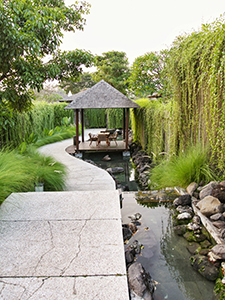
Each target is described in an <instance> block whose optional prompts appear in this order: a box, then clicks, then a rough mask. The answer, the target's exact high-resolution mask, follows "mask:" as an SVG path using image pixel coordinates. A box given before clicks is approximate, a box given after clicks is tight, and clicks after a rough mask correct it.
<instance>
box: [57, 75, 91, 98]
mask: <svg viewBox="0 0 225 300" xmlns="http://www.w3.org/2000/svg"><path fill="white" fill-rule="evenodd" d="M95 83H96V82H95V81H94V80H93V79H92V74H90V73H89V72H84V73H82V74H80V76H79V77H78V78H77V79H76V80H74V79H71V78H68V79H67V80H63V81H62V82H61V83H60V87H61V88H62V89H64V90H65V92H66V93H67V94H68V93H69V91H71V93H72V94H76V93H79V92H80V91H82V90H84V89H88V88H90V87H92V86H93V85H95Z"/></svg>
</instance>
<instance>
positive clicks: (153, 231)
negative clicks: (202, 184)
mask: <svg viewBox="0 0 225 300" xmlns="http://www.w3.org/2000/svg"><path fill="white" fill-rule="evenodd" d="M104 155H105V154H104V153H94V154H91V153H90V154H85V156H84V159H91V160H93V161H94V162H95V163H97V164H98V165H100V166H101V167H102V168H104V169H107V168H110V167H111V168H112V167H123V168H124V173H121V174H117V175H115V176H116V179H117V180H118V181H120V182H121V183H122V185H124V186H125V185H128V187H129V190H130V191H129V192H123V194H122V195H123V202H122V209H121V214H122V221H123V223H129V222H130V218H129V217H128V216H130V215H132V214H134V213H137V212H139V213H141V215H142V218H141V220H140V221H141V226H139V230H138V231H137V232H136V234H135V235H134V236H133V237H132V238H131V239H130V241H129V243H132V241H134V240H138V241H139V242H140V243H141V244H142V245H144V249H142V253H141V255H138V256H137V261H138V262H140V263H141V264H142V265H143V267H144V268H145V269H146V271H147V272H149V273H150V274H151V276H152V278H153V279H154V280H155V281H156V282H157V284H156V291H155V293H154V298H155V300H162V299H168V300H213V299H215V298H214V295H213V288H214V283H213V282H210V281H208V280H206V279H204V278H203V277H202V276H201V275H200V274H198V273H197V272H196V271H194V270H193V268H192V266H191V264H190V261H189V259H190V256H191V255H190V254H189V252H188V251H187V249H186V245H187V241H186V240H185V239H184V238H182V237H178V236H177V235H175V234H174V232H173V227H172V210H171V206H172V202H171V201H170V202H169V201H167V202H164V200H171V199H172V198H173V197H176V195H172V194H171V192H168V193H165V192H160V193H158V192H153V193H152V194H149V195H146V194H141V196H143V195H145V196H146V197H147V198H148V199H149V202H148V201H145V202H143V203H142V204H141V203H139V202H138V201H137V200H136V198H137V197H138V195H139V196H140V193H141V192H140V189H139V187H138V185H137V183H136V182H135V178H134V170H133V168H132V164H131V162H130V161H129V159H128V160H127V159H123V157H122V155H121V154H117V153H116V154H111V153H110V157H111V161H107V162H104V161H102V158H103V157H104ZM138 191H139V192H138ZM146 197H145V200H146ZM160 199H161V200H160ZM156 200H157V201H156ZM162 200H163V201H162Z"/></svg>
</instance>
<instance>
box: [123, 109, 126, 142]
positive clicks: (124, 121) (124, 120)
mask: <svg viewBox="0 0 225 300" xmlns="http://www.w3.org/2000/svg"><path fill="white" fill-rule="evenodd" d="M125 111H126V109H125V108H123V139H124V140H125V136H126V134H125V128H126V117H125V115H126V114H125Z"/></svg>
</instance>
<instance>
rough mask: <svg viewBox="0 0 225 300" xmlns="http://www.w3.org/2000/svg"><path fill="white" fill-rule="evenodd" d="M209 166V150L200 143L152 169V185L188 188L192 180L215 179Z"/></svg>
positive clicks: (153, 186)
mask: <svg viewBox="0 0 225 300" xmlns="http://www.w3.org/2000/svg"><path fill="white" fill-rule="evenodd" d="M215 179H216V177H215V175H214V173H213V171H212V169H211V168H210V166H209V152H208V150H207V149H202V147H201V146H200V145H198V146H196V147H191V148H190V149H189V150H188V151H186V152H184V153H180V154H179V155H178V156H172V157H170V158H168V159H167V160H166V159H164V160H163V161H162V162H161V163H160V164H159V165H158V166H156V167H155V168H153V169H152V171H151V177H150V180H151V187H152V188H157V189H161V188H165V187H175V186H180V187H183V188H186V187H187V186H188V185H189V184H190V183H191V182H197V183H199V182H200V181H202V180H203V181H205V182H209V181H210V180H215Z"/></svg>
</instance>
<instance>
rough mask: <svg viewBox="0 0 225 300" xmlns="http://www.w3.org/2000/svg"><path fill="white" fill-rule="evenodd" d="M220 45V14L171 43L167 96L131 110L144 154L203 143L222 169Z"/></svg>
mask: <svg viewBox="0 0 225 300" xmlns="http://www.w3.org/2000/svg"><path fill="white" fill-rule="evenodd" d="M224 49H225V22H224V19H223V18H222V17H221V18H220V19H218V20H216V21H215V22H214V23H212V24H206V25H202V28H201V30H199V31H198V32H193V33H191V34H189V35H184V36H180V37H178V38H177V39H176V40H175V41H174V43H173V45H172V47H171V49H170V51H169V54H168V60H167V63H166V73H167V77H168V81H169V83H170V88H171V91H172V96H171V99H170V100H169V101H168V100H166V99H163V100H161V101H159V100H149V99H148V100H139V102H140V103H141V107H142V108H141V109H137V110H133V112H132V128H133V130H134V132H135V139H136V140H138V141H139V142H140V143H141V144H142V146H143V147H144V148H145V149H147V150H148V152H154V153H155V154H156V155H157V154H159V153H160V152H162V151H166V152H167V153H169V154H173V153H176V154H178V153H180V152H182V151H184V150H186V149H188V148H189V147H190V146H192V145H197V144H201V146H202V147H203V149H204V148H205V147H206V146H209V147H210V149H211V161H212V162H213V163H214V165H216V166H217V167H219V168H220V169H224V167H225V138H224V136H225V52H224ZM163 101H164V102H163ZM137 103H138V102H137ZM140 103H138V104H140Z"/></svg>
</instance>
